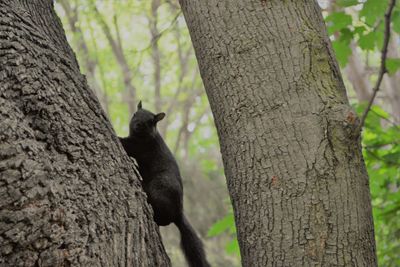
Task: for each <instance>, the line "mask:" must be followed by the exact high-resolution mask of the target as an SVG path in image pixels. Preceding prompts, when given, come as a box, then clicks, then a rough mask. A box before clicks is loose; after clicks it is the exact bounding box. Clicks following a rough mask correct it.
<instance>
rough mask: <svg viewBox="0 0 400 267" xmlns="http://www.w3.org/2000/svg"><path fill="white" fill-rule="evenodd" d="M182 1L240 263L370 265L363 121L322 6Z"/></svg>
mask: <svg viewBox="0 0 400 267" xmlns="http://www.w3.org/2000/svg"><path fill="white" fill-rule="evenodd" d="M180 4H181V6H182V10H183V13H184V15H185V19H186V22H187V24H188V27H189V31H190V34H191V38H192V42H193V45H194V48H195V52H196V56H197V59H198V62H199V67H200V71H201V76H202V79H203V82H204V85H205V88H206V91H207V95H208V98H209V100H210V104H211V108H212V111H213V114H214V117H215V123H216V126H217V130H218V134H219V140H220V143H221V152H222V156H223V162H224V167H225V173H226V176H227V183H228V187H229V192H230V196H231V199H232V202H233V206H234V212H235V220H236V226H237V233H238V239H239V245H240V250H241V254H242V263H243V266H376V256H375V241H374V229H373V221H372V213H371V205H370V193H369V186H368V184H369V182H368V175H367V172H366V169H365V165H364V162H363V158H362V154H361V145H360V139H359V135H358V134H356V133H355V129H356V126H357V122H358V119H357V118H356V115H355V113H354V112H353V111H352V109H351V108H350V106H349V103H348V100H347V96H346V90H345V87H344V84H343V81H342V77H341V74H340V71H339V68H338V65H337V62H336V59H335V58H334V54H333V52H332V48H331V45H330V41H329V39H328V37H327V33H326V29H325V25H324V22H323V19H322V15H321V10H320V8H319V6H318V4H317V2H316V1H309V0H287V1H281V0H268V1H266V0H248V1H244V0H234V1H232V0H203V1H194V0H180Z"/></svg>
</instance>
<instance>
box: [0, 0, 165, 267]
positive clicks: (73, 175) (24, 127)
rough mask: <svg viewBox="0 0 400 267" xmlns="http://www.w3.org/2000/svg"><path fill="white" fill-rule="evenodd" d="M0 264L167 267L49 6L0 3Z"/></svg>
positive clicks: (47, 2) (46, 2) (136, 185)
mask: <svg viewBox="0 0 400 267" xmlns="http://www.w3.org/2000/svg"><path fill="white" fill-rule="evenodd" d="M0 62H1V63H0V107H1V108H0V191H1V197H0V207H1V208H0V266H169V265H170V263H169V259H168V257H167V256H166V254H165V251H164V248H163V246H162V243H161V240H160V235H159V233H158V230H157V226H156V225H155V223H154V222H153V219H152V215H151V210H150V208H149V206H148V205H147V204H146V197H145V194H144V193H143V191H142V189H141V186H140V182H139V179H138V175H137V172H136V171H135V169H134V168H133V167H131V166H133V165H132V164H133V163H132V161H131V160H130V159H129V158H128V156H127V155H126V154H125V153H124V152H123V148H122V147H121V145H119V144H118V139H117V137H116V136H115V133H114V131H113V129H112V127H111V125H110V123H109V122H108V121H107V119H106V117H105V115H104V113H103V111H102V110H101V108H100V105H99V103H98V101H97V99H96V98H95V97H94V95H93V93H92V92H91V90H89V88H88V86H87V82H86V80H85V78H84V77H83V76H82V75H81V74H80V72H79V67H78V64H77V62H76V59H75V56H74V53H73V52H72V50H71V49H70V47H69V45H68V44H67V41H66V38H65V35H64V31H63V29H62V27H61V24H60V21H59V19H58V18H57V16H56V14H55V13H54V9H53V3H52V1H51V0H19V1H17V0H14V1H7V0H0Z"/></svg>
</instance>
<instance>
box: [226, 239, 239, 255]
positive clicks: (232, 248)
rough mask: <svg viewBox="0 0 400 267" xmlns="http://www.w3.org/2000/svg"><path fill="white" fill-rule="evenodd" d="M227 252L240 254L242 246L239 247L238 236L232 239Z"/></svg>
mask: <svg viewBox="0 0 400 267" xmlns="http://www.w3.org/2000/svg"><path fill="white" fill-rule="evenodd" d="M225 250H226V252H228V253H229V254H236V255H240V248H239V242H238V240H237V238H234V239H232V240H231V241H230V242H229V243H228V244H227V245H226V248H225Z"/></svg>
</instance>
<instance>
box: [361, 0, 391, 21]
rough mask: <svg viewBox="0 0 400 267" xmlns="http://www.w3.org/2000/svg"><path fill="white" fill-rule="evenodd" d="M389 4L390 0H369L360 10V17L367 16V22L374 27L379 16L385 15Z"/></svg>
mask: <svg viewBox="0 0 400 267" xmlns="http://www.w3.org/2000/svg"><path fill="white" fill-rule="evenodd" d="M387 5H388V0H367V1H366V2H365V3H364V5H363V8H362V9H361V11H360V17H364V18H365V22H366V23H367V24H368V25H369V26H370V27H373V26H374V24H375V22H376V21H377V19H378V18H381V17H383V15H384V14H385V11H386V7H387Z"/></svg>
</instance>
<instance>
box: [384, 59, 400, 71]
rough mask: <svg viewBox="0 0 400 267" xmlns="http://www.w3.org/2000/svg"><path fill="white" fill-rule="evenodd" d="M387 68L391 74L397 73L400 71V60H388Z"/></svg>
mask: <svg viewBox="0 0 400 267" xmlns="http://www.w3.org/2000/svg"><path fill="white" fill-rule="evenodd" d="M386 68H387V70H388V72H389V74H394V73H396V72H397V71H398V70H399V69H400V59H399V58H388V59H386Z"/></svg>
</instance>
